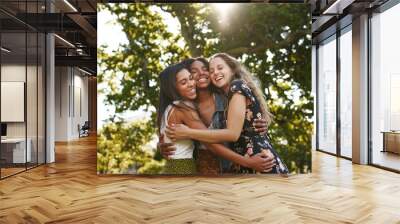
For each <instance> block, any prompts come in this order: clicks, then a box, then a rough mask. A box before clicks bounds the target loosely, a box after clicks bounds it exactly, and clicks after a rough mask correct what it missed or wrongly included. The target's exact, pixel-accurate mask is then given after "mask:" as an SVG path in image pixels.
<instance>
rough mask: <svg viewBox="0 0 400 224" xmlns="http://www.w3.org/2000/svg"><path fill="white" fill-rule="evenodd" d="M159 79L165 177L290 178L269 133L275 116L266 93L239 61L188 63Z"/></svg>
mask: <svg viewBox="0 0 400 224" xmlns="http://www.w3.org/2000/svg"><path fill="white" fill-rule="evenodd" d="M159 78H160V102H159V103H160V104H159V108H158V115H157V124H158V127H159V136H160V140H159V144H158V146H159V148H160V151H161V154H162V155H163V157H164V158H166V159H167V160H166V164H165V167H164V171H163V173H164V174H205V175H215V174H220V173H258V172H261V173H277V174H284V175H286V174H288V169H287V167H286V165H285V164H284V162H283V161H282V159H281V158H280V157H279V155H278V154H277V152H276V151H275V150H274V149H273V147H272V145H271V143H270V139H269V138H268V135H267V133H266V131H267V128H268V125H269V124H270V122H271V120H272V115H271V114H270V113H269V111H268V108H267V103H266V101H265V99H264V97H263V94H262V91H261V89H260V87H258V86H257V85H256V80H255V77H253V76H252V75H251V74H250V73H249V72H248V71H247V70H246V69H245V67H244V66H243V65H242V64H241V63H240V62H239V61H238V60H236V59H235V58H233V57H232V56H230V55H228V54H225V53H218V54H215V55H213V56H212V57H211V58H210V59H209V61H207V60H206V59H205V58H193V59H186V60H184V61H182V62H180V63H177V64H174V65H171V66H168V67H167V68H166V69H165V70H164V71H162V72H161V74H160V77H159Z"/></svg>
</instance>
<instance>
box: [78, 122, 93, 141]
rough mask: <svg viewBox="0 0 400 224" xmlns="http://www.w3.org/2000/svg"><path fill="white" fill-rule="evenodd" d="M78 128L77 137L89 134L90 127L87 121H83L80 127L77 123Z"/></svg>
mask: <svg viewBox="0 0 400 224" xmlns="http://www.w3.org/2000/svg"><path fill="white" fill-rule="evenodd" d="M78 129H79V138H80V137H87V136H89V129H90V125H89V121H85V123H84V124H83V125H82V127H80V125H78Z"/></svg>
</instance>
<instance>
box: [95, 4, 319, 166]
mask: <svg viewBox="0 0 400 224" xmlns="http://www.w3.org/2000/svg"><path fill="white" fill-rule="evenodd" d="M98 10H99V11H102V10H108V11H109V12H110V13H111V14H112V15H114V16H115V17H116V20H115V22H116V23H118V24H119V25H120V26H121V27H122V31H123V32H124V33H125V35H126V38H127V40H128V41H127V43H124V44H120V46H119V47H118V49H117V50H114V51H112V52H108V51H107V50H106V49H107V47H108V46H107V45H102V46H99V47H98V83H99V90H98V91H99V92H98V94H99V95H102V96H103V97H104V99H105V100H104V102H99V103H105V104H106V105H110V106H112V107H113V108H114V111H113V112H112V114H111V115H109V117H108V118H107V120H106V121H105V124H104V125H103V126H102V127H101V128H100V129H99V132H98V153H97V157H98V163H97V169H98V172H99V173H138V174H157V173H159V172H160V171H161V170H162V167H163V165H164V163H165V161H163V159H162V157H161V156H160V154H159V153H158V152H157V150H156V149H155V146H154V144H153V145H151V144H149V142H150V141H151V140H152V139H153V138H154V137H155V133H156V128H155V127H156V125H155V120H156V119H155V118H156V111H155V108H156V107H157V105H158V93H159V85H158V74H159V73H160V72H161V71H162V70H163V68H165V66H167V65H169V64H171V63H176V62H178V61H180V60H182V59H185V58H187V57H197V56H205V57H209V56H211V55H212V54H214V53H217V52H226V53H229V54H231V55H233V56H234V57H236V58H238V59H239V60H240V61H241V62H242V63H244V64H245V65H246V66H247V68H248V69H249V70H250V71H251V72H252V73H253V74H254V75H256V76H257V77H258V78H259V79H260V81H261V86H262V88H263V89H265V96H266V98H267V102H268V104H269V107H270V110H271V112H272V113H273V114H274V116H275V119H274V122H273V123H272V125H271V126H270V129H269V134H270V135H271V137H272V143H273V145H274V147H275V148H276V149H277V151H278V153H279V154H280V155H281V156H282V158H283V160H284V161H285V162H286V163H287V165H288V167H289V169H290V171H291V172H292V173H308V172H311V134H312V120H311V119H312V111H313V99H312V97H311V16H310V9H309V7H308V5H306V4H255V3H253V4H234V6H232V7H231V8H230V10H229V11H228V10H226V11H225V12H226V13H222V11H219V10H217V7H215V5H213V4H201V3H197V4H193V3H192V4H152V5H150V4H98ZM167 14H168V15H169V16H172V18H175V19H177V21H179V26H178V27H175V28H176V30H178V32H171V31H170V30H169V29H168V24H167V23H168V22H169V21H167V20H165V17H163V16H162V15H167ZM138 110H139V111H143V112H148V113H150V114H151V115H150V116H149V118H148V119H142V120H140V121H138V120H136V121H128V120H126V118H124V116H123V114H124V113H125V112H127V111H138Z"/></svg>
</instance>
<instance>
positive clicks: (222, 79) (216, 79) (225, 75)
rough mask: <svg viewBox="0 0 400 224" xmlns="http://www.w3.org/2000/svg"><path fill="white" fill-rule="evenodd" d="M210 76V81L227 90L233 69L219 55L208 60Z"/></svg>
mask: <svg viewBox="0 0 400 224" xmlns="http://www.w3.org/2000/svg"><path fill="white" fill-rule="evenodd" d="M210 76H211V81H212V83H213V84H214V85H215V86H216V87H218V88H221V89H223V90H224V91H227V89H229V84H230V82H231V81H232V79H233V71H232V69H231V68H230V67H229V66H228V64H227V63H226V62H225V60H223V59H222V58H221V57H215V58H213V59H211V61H210Z"/></svg>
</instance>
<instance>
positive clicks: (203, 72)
mask: <svg viewBox="0 0 400 224" xmlns="http://www.w3.org/2000/svg"><path fill="white" fill-rule="evenodd" d="M190 73H191V74H192V75H193V78H194V80H196V86H197V88H199V89H206V88H208V86H209V85H210V83H211V80H210V73H209V72H208V68H207V66H206V65H205V64H204V63H203V62H201V61H198V60H196V61H194V62H193V63H192V64H191V65H190Z"/></svg>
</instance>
